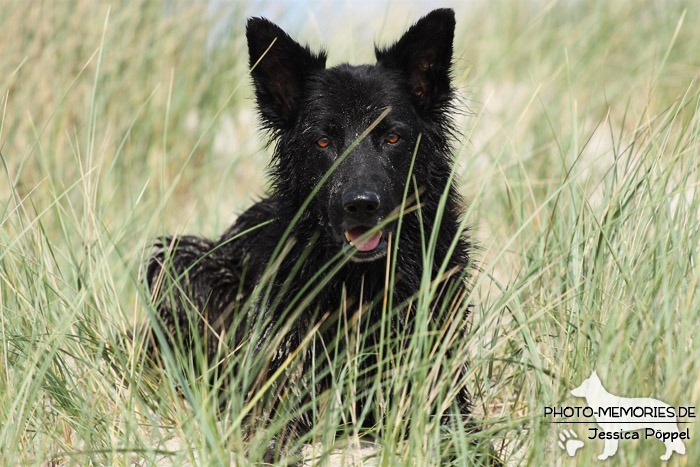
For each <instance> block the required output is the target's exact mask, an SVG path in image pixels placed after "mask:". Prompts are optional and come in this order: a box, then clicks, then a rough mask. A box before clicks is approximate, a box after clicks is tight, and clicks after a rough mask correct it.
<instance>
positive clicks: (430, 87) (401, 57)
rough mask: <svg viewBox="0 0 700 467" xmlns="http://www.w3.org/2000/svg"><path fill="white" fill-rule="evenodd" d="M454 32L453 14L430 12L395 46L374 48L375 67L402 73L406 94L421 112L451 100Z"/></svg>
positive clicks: (445, 10) (451, 12) (441, 10)
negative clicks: (406, 85)
mask: <svg viewBox="0 0 700 467" xmlns="http://www.w3.org/2000/svg"><path fill="white" fill-rule="evenodd" d="M454 31H455V14H454V11H452V10H451V9H449V8H443V9H439V10H433V11H432V12H430V13H428V14H427V15H426V16H424V17H423V18H421V19H420V20H418V22H417V23H416V24H414V25H413V26H411V27H410V28H409V30H408V31H406V33H405V34H404V35H403V36H402V37H401V39H399V40H398V41H397V42H396V43H395V44H393V45H391V46H390V47H387V48H386V49H379V48H376V47H375V55H376V57H377V63H379V64H381V65H383V66H385V67H387V68H392V69H398V70H399V71H401V72H402V73H404V75H405V76H406V78H407V81H408V86H409V92H410V93H411V95H412V96H413V98H414V99H415V102H416V103H417V105H418V107H419V108H420V109H421V110H422V111H430V110H433V109H439V108H440V107H441V105H442V104H443V103H444V102H445V101H446V100H449V98H450V97H451V94H452V86H451V84H450V66H451V64H452V41H453V39H454Z"/></svg>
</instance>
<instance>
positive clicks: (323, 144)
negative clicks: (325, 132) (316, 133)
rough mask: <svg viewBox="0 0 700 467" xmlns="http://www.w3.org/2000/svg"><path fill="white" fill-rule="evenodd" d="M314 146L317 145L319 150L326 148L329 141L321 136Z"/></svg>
mask: <svg viewBox="0 0 700 467" xmlns="http://www.w3.org/2000/svg"><path fill="white" fill-rule="evenodd" d="M316 144H318V147H319V148H327V147H328V145H329V144H331V140H330V139H329V138H328V137H327V136H321V137H320V138H319V139H317V140H316Z"/></svg>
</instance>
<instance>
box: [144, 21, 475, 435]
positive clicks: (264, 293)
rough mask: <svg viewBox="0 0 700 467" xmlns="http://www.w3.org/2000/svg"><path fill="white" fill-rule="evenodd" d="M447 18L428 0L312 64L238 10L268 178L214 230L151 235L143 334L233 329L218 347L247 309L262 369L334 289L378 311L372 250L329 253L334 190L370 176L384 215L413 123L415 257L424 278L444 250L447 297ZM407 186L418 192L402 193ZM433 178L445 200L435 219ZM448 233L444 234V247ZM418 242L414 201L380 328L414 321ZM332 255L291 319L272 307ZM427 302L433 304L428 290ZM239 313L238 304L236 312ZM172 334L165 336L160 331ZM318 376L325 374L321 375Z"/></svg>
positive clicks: (463, 252)
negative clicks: (390, 135)
mask: <svg viewBox="0 0 700 467" xmlns="http://www.w3.org/2000/svg"><path fill="white" fill-rule="evenodd" d="M454 25H455V19H454V13H453V12H452V11H451V10H435V11H433V12H432V13H430V14H429V15H427V16H426V17H424V18H423V19H421V20H420V21H419V22H418V23H416V24H415V25H414V26H413V27H412V28H410V29H409V30H408V31H407V32H406V34H405V35H404V36H403V37H402V38H401V39H400V40H399V41H398V42H396V43H395V44H393V45H391V46H389V47H387V48H384V49H379V48H378V49H377V50H376V57H377V64H376V65H361V66H352V65H347V64H342V65H339V66H336V67H333V68H326V67H325V61H326V54H325V52H320V53H313V52H311V51H310V50H309V49H308V48H307V47H304V46H301V45H299V44H298V43H296V42H295V41H293V40H292V39H291V38H290V37H289V36H288V35H287V34H286V33H284V32H283V31H282V30H281V29H279V28H278V27H277V26H276V25H274V24H273V23H271V22H269V21H267V20H265V19H262V18H253V19H251V20H249V22H248V26H247V39H248V45H249V53H250V65H251V67H252V73H251V74H252V78H253V83H254V86H255V93H256V98H257V104H258V110H259V113H260V117H261V123H262V126H263V128H264V129H265V130H267V132H268V133H269V135H270V141H271V143H272V144H273V145H274V155H273V158H272V161H271V164H270V172H269V173H270V178H271V182H272V183H271V190H270V193H269V195H268V196H267V197H266V198H265V199H263V200H261V201H259V202H258V203H256V204H254V205H253V206H252V207H251V208H250V209H248V210H247V211H245V212H244V213H243V214H241V215H240V216H239V218H238V219H237V221H236V222H235V223H234V225H233V226H231V227H230V228H229V229H228V230H227V231H226V232H225V233H224V234H223V235H222V236H221V237H220V238H218V239H216V240H213V241H211V240H207V239H202V238H198V237H192V236H181V237H175V238H173V237H169V238H164V239H162V240H161V241H159V242H156V251H155V253H154V254H153V256H152V258H151V260H150V263H149V265H148V270H147V282H148V285H149V289H150V290H151V293H152V296H153V298H154V303H155V306H156V309H157V317H158V320H157V322H156V325H157V326H158V325H160V327H161V329H162V330H163V331H164V332H163V335H164V336H165V342H163V339H158V338H156V337H154V338H153V341H154V342H156V343H157V344H156V346H158V345H164V344H166V343H168V344H170V345H176V344H177V345H181V344H184V345H203V346H205V351H204V354H205V355H207V356H208V358H210V359H212V360H214V359H216V358H219V357H220V354H217V350H218V349H220V348H221V342H220V339H221V336H222V335H224V334H228V335H229V336H230V335H233V343H232V344H231V345H230V348H234V347H235V346H236V345H238V344H240V343H244V342H245V341H246V339H248V338H249V333H250V329H251V327H252V326H253V323H256V322H264V323H265V324H264V325H265V326H267V328H268V330H272V329H274V330H275V331H274V332H273V331H271V332H263V333H262V334H261V335H260V336H258V338H259V339H260V342H258V343H256V344H255V345H254V347H255V349H261V348H262V347H264V344H265V343H266V342H268V343H269V342H270V341H271V340H272V339H273V338H277V339H279V340H278V341H277V342H279V347H278V350H277V351H275V352H274V353H273V355H272V356H271V357H270V359H269V361H268V362H267V364H266V366H265V369H266V374H267V375H269V374H271V373H272V372H274V371H275V370H276V369H277V368H278V367H279V365H281V364H282V362H284V360H285V359H286V358H287V357H288V356H289V355H290V353H291V352H292V351H293V350H295V349H297V347H299V345H300V344H301V343H302V341H303V339H304V337H305V336H307V334H308V332H309V330H310V329H311V328H312V327H313V326H314V325H316V324H318V320H319V319H320V317H322V316H324V315H325V317H326V318H325V319H326V320H328V321H329V322H331V323H332V321H333V320H334V319H335V320H337V319H338V316H339V315H338V310H339V308H341V307H340V305H341V298H343V297H344V300H345V303H346V304H347V306H348V308H351V309H353V310H355V309H357V305H358V304H360V303H362V304H364V305H365V306H366V309H365V311H364V312H363V320H367V322H369V323H372V322H374V323H376V322H379V321H381V301H382V298H383V296H384V294H385V290H384V287H385V280H386V270H387V264H386V258H382V259H377V260H374V261H365V262H355V261H352V259H349V258H346V257H343V256H342V255H341V258H340V259H338V253H339V251H340V250H341V249H342V248H343V239H342V234H341V233H342V232H341V231H342V228H344V227H338V226H343V225H347V224H348V222H350V221H349V220H348V219H347V218H346V217H347V216H346V215H345V213H344V212H343V211H342V209H341V208H339V207H338V201H337V200H338V199H339V197H340V196H341V195H342V194H343V193H344V192H345V191H347V190H348V187H349V186H350V185H352V186H359V187H361V188H362V189H371V190H374V191H376V192H377V193H380V194H381V196H382V199H384V200H389V201H387V204H386V205H383V206H382V208H383V209H384V210H385V211H384V214H382V215H383V216H384V220H386V219H388V218H389V217H388V215H386V212H388V211H390V210H392V211H395V209H396V208H397V207H398V205H399V204H400V202H401V194H402V193H403V191H404V184H405V182H406V180H408V175H409V166H410V162H411V159H412V156H413V152H414V149H415V147H416V143H417V141H418V138H419V135H420V144H419V145H418V152H417V155H416V158H415V167H414V169H413V173H412V178H413V180H412V181H411V185H410V186H409V190H408V193H409V198H410V197H412V199H413V200H415V199H416V197H417V198H418V199H419V201H420V217H421V218H422V224H423V228H424V230H425V238H429V237H430V234H431V230H432V229H438V233H437V238H438V240H437V245H436V251H435V257H434V261H433V263H432V265H430V266H429V267H431V269H432V270H431V276H432V278H433V279H437V275H438V270H439V268H440V266H441V265H442V263H443V261H444V260H447V264H448V267H447V270H448V271H449V273H450V274H449V275H448V276H449V277H447V278H442V279H444V280H442V281H441V283H440V284H439V287H440V289H439V290H440V293H439V294H438V297H439V298H445V297H446V298H448V299H450V300H453V299H454V298H455V297H456V296H459V294H460V293H463V291H464V280H465V277H466V276H467V272H468V268H469V251H470V243H469V241H468V239H467V238H466V236H465V235H464V234H463V233H462V232H461V231H460V228H459V226H460V216H461V214H462V212H461V208H460V206H461V199H460V197H459V195H458V193H457V191H456V189H455V187H454V186H453V185H452V184H448V183H449V180H450V173H451V171H452V166H453V163H454V161H453V154H452V149H451V144H452V142H453V134H454V131H453V126H452V118H451V117H452V115H453V112H454V108H453V102H454V89H453V87H452V84H451V80H450V69H451V62H452V39H453V33H454ZM273 41H274V44H272V43H273ZM271 44H272V46H271V47H270V45H271ZM268 47H269V50H268ZM266 51H267V53H265V52H266ZM263 55H264V56H263ZM261 57H262V58H261ZM389 106H391V109H392V110H391V111H390V112H389V113H388V115H387V116H386V118H385V119H384V120H382V121H381V122H379V124H378V125H377V127H376V129H375V130H373V131H372V132H371V133H370V134H369V135H368V136H367V138H365V140H363V141H362V142H361V144H360V145H358V147H357V148H356V149H355V151H353V152H352V153H351V154H350V155H348V156H347V159H346V160H345V161H343V163H342V164H341V165H340V166H339V167H338V170H337V171H336V172H334V173H333V174H331V176H330V177H329V179H328V180H327V182H326V183H325V184H323V185H322V186H321V188H320V189H319V190H318V193H317V194H316V196H315V197H314V198H313V199H312V201H311V202H310V203H309V204H308V206H307V208H306V209H305V210H304V212H303V214H302V215H301V217H300V218H299V219H298V221H297V222H296V223H295V224H294V225H293V227H292V230H291V234H290V236H289V238H288V239H284V238H283V237H284V233H285V231H286V229H287V228H288V226H289V225H291V224H292V221H293V218H294V216H295V215H296V214H297V212H298V211H299V210H300V208H301V207H302V205H303V203H304V201H305V200H306V198H307V197H308V196H309V194H310V193H311V192H312V190H313V189H314V188H315V187H316V186H317V184H318V183H319V181H320V180H321V178H322V177H323V175H324V173H325V172H326V171H327V170H328V168H329V167H330V165H331V164H332V163H333V161H334V160H336V158H337V157H339V154H341V153H342V152H343V150H344V149H345V148H347V146H348V145H349V144H351V143H352V142H353V140H354V139H355V138H356V136H357V134H360V133H361V132H362V131H363V130H364V129H366V128H367V127H368V126H369V125H371V124H372V123H373V122H374V121H375V120H376V119H377V117H378V116H379V115H380V114H381V113H382V112H384V111H385V110H386V109H387V108H388V107H389ZM395 128H400V129H401V130H400V131H401V141H400V142H399V143H400V145H398V146H397V145H388V144H386V141H385V140H386V138H385V134H386V132H387V131H395V130H393V129H395ZM318 134H324V135H329V138H330V139H331V141H332V143H333V144H334V146H333V148H332V151H333V152H332V153H329V152H328V151H324V150H320V149H319V148H318V147H317V146H315V142H316V140H317V136H318ZM367 186H369V188H367ZM415 187H418V188H419V193H415V190H414V188H415ZM445 191H447V193H448V195H447V200H446V207H445V209H444V212H443V213H442V220H441V222H439V223H437V222H436V217H437V215H438V214H437V213H438V206H439V203H440V198H441V196H442V195H443V193H444V192H445ZM397 194H398V198H397ZM413 204H414V205H415V204H416V203H415V202H414V203H413ZM339 229H340V230H339ZM386 229H387V235H388V233H389V232H390V233H391V234H392V235H394V234H395V233H396V221H395V220H393V221H391V222H389V223H388V224H387V227H386ZM246 232H247V233H246ZM455 238H457V244H456V248H454V250H453V252H452V254H451V255H450V254H449V249H450V246H451V243H452V242H453V240H454V239H455ZM394 241H395V238H394ZM423 242H424V240H423V239H422V237H421V221H420V219H419V215H418V212H417V210H415V209H414V210H413V211H411V212H410V213H408V214H405V215H404V217H403V225H402V227H401V235H400V247H399V249H398V254H397V258H396V268H397V269H396V270H397V274H396V277H397V280H396V282H395V283H394V284H393V285H392V286H391V289H390V290H391V293H392V294H393V295H392V299H393V303H394V304H395V305H397V306H399V307H401V308H400V311H399V312H398V313H396V314H395V317H394V318H393V320H392V323H391V325H392V329H394V330H398V329H400V330H404V329H405V328H406V327H409V329H410V328H412V326H413V324H414V323H413V322H411V320H410V319H408V318H407V316H408V314H407V313H406V310H407V306H408V303H409V302H410V300H411V299H412V298H414V297H415V296H416V294H417V293H418V291H419V288H420V285H421V278H422V275H423V270H424V264H423V259H422V244H423ZM280 245H283V246H284V248H282V249H281V250H280V251H283V252H284V255H283V258H282V259H281V260H279V261H278V262H276V263H275V268H274V272H275V274H274V278H273V279H267V277H266V274H269V273H268V272H266V271H269V270H270V264H272V263H273V262H274V259H275V258H272V254H273V252H274V251H276V249H280V248H279V247H280ZM309 245H312V247H311V248H309ZM345 247H347V245H346V246H345ZM392 253H393V252H392ZM448 255H449V257H448ZM332 261H335V263H336V264H338V263H342V265H341V266H338V268H339V270H338V271H337V273H336V274H335V275H334V276H333V277H331V278H330V279H328V282H327V283H326V284H325V286H324V287H323V288H322V289H321V290H320V292H319V293H318V295H316V296H315V297H314V298H313V300H311V301H310V302H309V303H308V304H307V306H306V307H305V309H304V310H303V311H302V312H301V313H298V314H297V316H296V317H295V319H294V320H293V322H291V323H289V322H287V321H286V320H288V319H289V314H288V313H285V312H284V311H283V308H284V306H283V305H285V304H289V303H290V302H292V301H293V300H294V299H295V297H298V295H299V291H300V290H301V289H302V288H303V287H304V286H305V285H307V284H308V283H310V282H318V278H315V277H314V275H315V274H316V273H317V272H318V271H319V269H321V268H322V267H323V266H324V265H326V264H328V263H329V262H332ZM268 287H270V288H269V289H268ZM265 297H268V299H267V300H266V299H265ZM277 298H281V300H276V299H277ZM275 303H277V306H275ZM297 303H298V302H297ZM433 307H434V309H435V310H440V309H441V303H439V302H438V303H435V304H434V305H433ZM243 313H244V314H245V318H242V317H241V316H240V315H241V314H243ZM433 320H434V322H432V323H431V324H430V328H431V329H437V328H438V327H439V326H440V325H441V324H442V323H443V319H442V318H440V313H438V312H436V313H435V314H434V316H433ZM285 324H288V325H290V327H289V329H288V332H286V334H284V335H283V336H281V337H280V336H278V335H277V334H276V333H277V331H276V329H278V328H279V326H282V325H285ZM336 334H337V326H336V325H335V324H333V325H328V326H325V327H322V328H321V331H320V335H321V337H322V339H321V340H322V341H323V342H324V344H323V345H319V346H318V349H317V350H318V351H319V352H321V351H322V350H323V346H324V345H325V346H327V345H328V343H329V342H331V341H333V339H336V338H338V336H337V335H336ZM175 335H177V336H179V338H178V339H174V338H173V337H172V336H175ZM363 337H364V338H363V342H364V343H366V345H370V344H371V343H374V342H376V341H378V336H363ZM339 345H342V344H339ZM310 347H311V346H309V345H307V346H306V348H307V351H306V352H303V353H302V354H301V356H300V361H301V362H302V364H301V367H300V368H301V369H302V370H301V371H302V373H303V372H307V371H308V370H309V368H310V359H309V358H308V355H309V352H308V349H309V348H310ZM374 365H376V359H374V358H373V357H371V356H370V357H367V358H366V359H365V361H364V362H363V364H362V367H363V368H373V366H374ZM321 384H322V385H323V384H325V385H328V384H330V381H329V380H328V379H325V380H324V381H323V382H322V383H321ZM321 389H323V388H321ZM326 389H327V388H326ZM457 405H458V406H459V411H460V412H461V415H463V416H466V415H467V414H468V412H469V395H468V394H467V393H466V391H462V393H461V394H460V396H459V400H458V404H457ZM312 424H313V420H310V419H309V415H308V414H300V416H299V419H298V420H297V422H296V426H295V427H294V429H295V430H297V431H300V432H301V431H304V430H308V429H310V428H311V426H312Z"/></svg>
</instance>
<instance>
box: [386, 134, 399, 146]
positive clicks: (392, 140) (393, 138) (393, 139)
mask: <svg viewBox="0 0 700 467" xmlns="http://www.w3.org/2000/svg"><path fill="white" fill-rule="evenodd" d="M386 142H387V143H389V144H396V143H398V142H399V135H397V134H396V133H389V134H388V135H386Z"/></svg>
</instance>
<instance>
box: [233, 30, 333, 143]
mask: <svg viewBox="0 0 700 467" xmlns="http://www.w3.org/2000/svg"><path fill="white" fill-rule="evenodd" d="M246 38H247V39H248V56H249V66H250V68H251V75H252V76H253V85H254V86H255V96H256V98H257V102H258V109H259V110H260V115H261V116H262V118H263V123H264V124H265V125H266V126H267V127H268V128H269V129H272V130H273V131H279V130H282V129H285V128H288V126H289V125H290V124H291V123H292V122H293V120H294V117H295V115H296V112H297V111H298V106H299V103H300V101H301V98H302V96H303V93H304V86H305V82H306V79H307V78H308V76H309V74H311V73H312V72H314V71H317V70H322V69H324V68H325V66H326V54H325V52H320V53H319V54H313V53H311V50H309V48H308V47H303V46H301V45H300V44H299V43H297V42H296V41H294V40H293V39H292V38H291V37H289V35H288V34H287V33H285V32H284V31H283V30H282V29H280V27H279V26H277V25H276V24H274V23H272V22H270V21H268V20H266V19H265V18H250V19H249V20H248V24H247V25H246Z"/></svg>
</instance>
